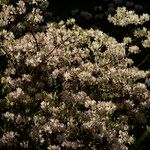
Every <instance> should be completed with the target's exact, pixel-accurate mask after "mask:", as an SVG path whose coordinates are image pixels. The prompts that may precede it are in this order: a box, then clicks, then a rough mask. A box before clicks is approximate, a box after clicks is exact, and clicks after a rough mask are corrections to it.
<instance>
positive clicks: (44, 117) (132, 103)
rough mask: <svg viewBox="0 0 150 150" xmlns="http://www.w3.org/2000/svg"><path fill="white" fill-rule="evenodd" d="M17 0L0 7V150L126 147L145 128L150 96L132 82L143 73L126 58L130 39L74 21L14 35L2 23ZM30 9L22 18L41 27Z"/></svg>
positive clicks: (122, 149) (113, 149)
mask: <svg viewBox="0 0 150 150" xmlns="http://www.w3.org/2000/svg"><path fill="white" fill-rule="evenodd" d="M24 2H26V3H29V2H28V1H27V0H26V1H25V0H24V1H23V0H20V1H19V2H18V5H19V4H20V7H18V5H17V6H16V7H14V6H9V5H4V6H3V8H2V10H3V11H2V12H1V14H0V16H3V18H1V24H2V25H1V28H2V30H1V32H0V36H1V41H0V42H1V44H0V46H1V49H0V50H1V54H3V55H6V57H7V59H8V65H7V68H6V69H5V72H4V75H3V77H2V78H1V83H2V84H3V85H4V87H3V89H2V92H3V93H4V95H5V97H4V98H1V100H0V108H1V109H0V113H1V114H0V115H1V121H0V122H1V129H0V148H1V149H4V148H6V149H14V148H17V149H48V150H60V149H95V150H96V149H111V150H116V149H120V150H127V149H128V147H130V146H129V145H131V144H133V143H134V141H136V136H135V132H138V131H136V129H137V128H136V125H138V126H139V127H140V128H141V129H142V128H144V129H145V128H146V126H147V125H148V124H149V122H148V121H149V119H150V118H149V115H148V112H149V107H150V98H149V97H150V94H149V91H148V90H147V89H146V86H145V84H142V83H139V82H138V79H140V78H144V77H145V76H146V74H145V72H144V71H140V70H139V69H138V68H136V67H133V66H132V63H133V62H132V60H131V59H129V58H127V56H126V47H128V43H130V40H131V39H130V38H125V39H124V42H122V43H119V42H117V40H116V39H115V38H113V37H110V36H108V35H107V34H105V33H104V32H102V31H100V30H93V29H90V30H83V29H82V28H80V27H79V26H77V25H76V24H75V21H74V19H69V20H67V22H66V23H64V22H63V21H61V22H60V23H59V24H56V23H51V22H49V23H47V26H46V30H45V31H43V32H37V33H33V32H27V33H26V34H25V35H23V36H21V37H20V38H16V37H15V36H14V34H13V32H12V31H9V30H7V29H5V28H4V26H7V24H9V23H10V22H11V21H12V20H13V19H14V15H15V14H16V11H17V10H18V11H19V12H20V14H22V13H25V9H24V8H25V5H24ZM30 2H32V3H35V4H36V5H37V6H38V4H39V2H41V1H40V0H33V1H30ZM22 8H23V9H22ZM10 10H11V11H10ZM12 10H13V11H12ZM35 10H36V11H35ZM126 11H127V10H126ZM5 12H7V13H5ZM33 12H34V13H33ZM33 12H31V14H28V15H27V16H26V17H27V18H28V19H27V21H29V22H30V21H31V20H32V21H33V24H34V22H36V23H38V22H40V20H41V19H42V16H40V15H39V12H40V9H36V8H35V9H33ZM33 14H34V15H35V16H34V17H33ZM111 17H112V16H111ZM110 20H113V17H112V19H110ZM145 21H147V20H145ZM132 22H133V21H132ZM136 31H138V30H136ZM142 32H143V31H142ZM139 34H140V33H139V32H137V33H136V32H135V35H137V36H138V35H139ZM148 35H149V34H148ZM148 35H147V39H146V40H147V41H145V42H144V41H143V46H146V47H147V46H149V44H147V43H149V41H148V40H149V36H148ZM129 51H130V52H134V53H137V52H139V48H138V47H137V46H136V45H132V46H130V47H129Z"/></svg>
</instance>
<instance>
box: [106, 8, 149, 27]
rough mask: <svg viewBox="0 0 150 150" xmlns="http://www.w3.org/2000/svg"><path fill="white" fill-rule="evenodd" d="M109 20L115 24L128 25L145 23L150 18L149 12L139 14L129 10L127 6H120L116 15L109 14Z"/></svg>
mask: <svg viewBox="0 0 150 150" xmlns="http://www.w3.org/2000/svg"><path fill="white" fill-rule="evenodd" d="M108 20H109V21H110V22H112V23H113V24H114V25H120V26H126V25H128V24H135V25H138V24H143V23H144V22H145V21H149V20H150V15H149V14H143V15H141V16H139V15H137V14H136V13H135V11H133V10H130V11H128V10H127V9H126V7H118V8H117V10H116V14H115V15H114V16H111V15H109V16H108Z"/></svg>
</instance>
